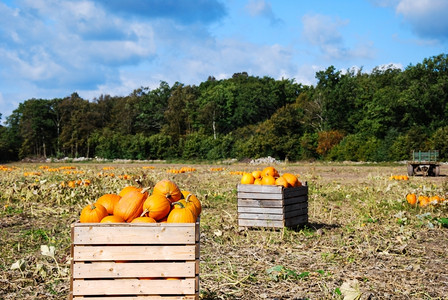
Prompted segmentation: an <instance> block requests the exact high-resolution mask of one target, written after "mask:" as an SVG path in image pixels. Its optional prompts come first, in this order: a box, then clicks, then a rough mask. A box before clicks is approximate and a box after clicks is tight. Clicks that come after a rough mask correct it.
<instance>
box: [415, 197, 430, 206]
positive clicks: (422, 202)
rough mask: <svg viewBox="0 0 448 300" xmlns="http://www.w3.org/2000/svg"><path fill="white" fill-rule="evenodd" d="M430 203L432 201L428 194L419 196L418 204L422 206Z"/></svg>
mask: <svg viewBox="0 0 448 300" xmlns="http://www.w3.org/2000/svg"><path fill="white" fill-rule="evenodd" d="M429 203H430V201H429V197H428V196H423V195H420V196H418V204H419V205H420V207H425V206H428V205H429Z"/></svg>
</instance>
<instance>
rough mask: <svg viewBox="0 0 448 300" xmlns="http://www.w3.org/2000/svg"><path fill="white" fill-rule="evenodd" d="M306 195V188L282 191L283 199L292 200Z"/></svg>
mask: <svg viewBox="0 0 448 300" xmlns="http://www.w3.org/2000/svg"><path fill="white" fill-rule="evenodd" d="M303 195H308V186H306V185H304V186H299V187H295V188H287V189H283V197H284V198H293V197H298V196H303Z"/></svg>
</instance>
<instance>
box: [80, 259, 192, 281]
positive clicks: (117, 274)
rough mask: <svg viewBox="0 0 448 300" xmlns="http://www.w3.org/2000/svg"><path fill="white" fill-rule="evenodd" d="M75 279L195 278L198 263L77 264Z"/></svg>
mask: <svg viewBox="0 0 448 300" xmlns="http://www.w3.org/2000/svg"><path fill="white" fill-rule="evenodd" d="M73 269H74V270H73V278H74V279H80V278H84V279H88V278H131V277H194V276H195V275H196V262H195V261H190V262H182V263H162V262H154V263H133V262H124V263H115V262H97V263H91V264H85V263H75V264H74V266H73Z"/></svg>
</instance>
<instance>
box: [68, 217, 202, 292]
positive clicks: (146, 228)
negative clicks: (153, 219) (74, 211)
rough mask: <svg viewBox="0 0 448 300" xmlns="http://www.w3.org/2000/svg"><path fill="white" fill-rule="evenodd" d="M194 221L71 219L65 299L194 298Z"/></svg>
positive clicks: (196, 267)
mask: <svg viewBox="0 0 448 300" xmlns="http://www.w3.org/2000/svg"><path fill="white" fill-rule="evenodd" d="M199 237H200V233H199V222H196V223H186V224H184V223H182V224H181V223H147V224H141V223H139V224H128V223H114V224H111V223H109V224H106V223H94V224H93V223H89V224H87V223H74V224H72V225H71V238H72V246H71V258H72V263H71V283H70V294H69V299H89V300H100V299H101V300H117V299H119V300H131V299H132V300H136V299H138V300H145V299H164V300H167V299H170V300H171V299H188V300H190V299H199V251H200V249H199V246H200V244H199Z"/></svg>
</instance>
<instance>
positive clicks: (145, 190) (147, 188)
mask: <svg viewBox="0 0 448 300" xmlns="http://www.w3.org/2000/svg"><path fill="white" fill-rule="evenodd" d="M150 189H151V187H150V186H148V187H145V188H144V189H142V190H141V191H140V193H142V194H144V193H146V192H147V191H148V190H150Z"/></svg>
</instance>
